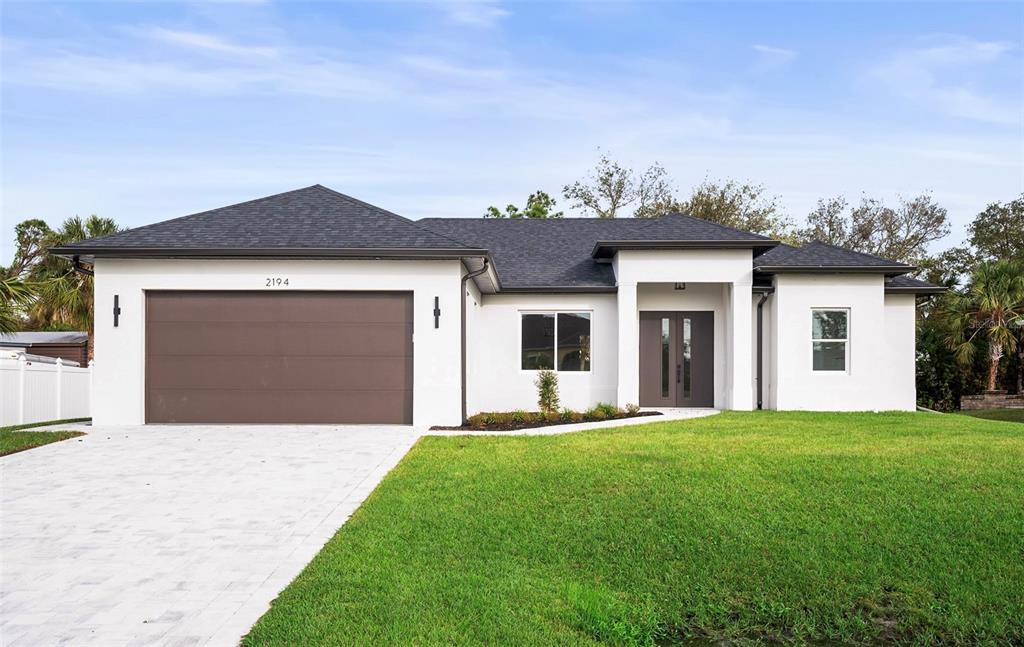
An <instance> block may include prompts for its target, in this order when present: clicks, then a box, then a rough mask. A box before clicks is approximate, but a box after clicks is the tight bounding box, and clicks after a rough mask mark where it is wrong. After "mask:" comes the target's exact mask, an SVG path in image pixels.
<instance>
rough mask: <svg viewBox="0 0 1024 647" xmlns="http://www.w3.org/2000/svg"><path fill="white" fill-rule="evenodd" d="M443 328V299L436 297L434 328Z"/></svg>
mask: <svg viewBox="0 0 1024 647" xmlns="http://www.w3.org/2000/svg"><path fill="white" fill-rule="evenodd" d="M440 327H441V298H440V297H434V328H440Z"/></svg>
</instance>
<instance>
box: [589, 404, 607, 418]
mask: <svg viewBox="0 0 1024 647" xmlns="http://www.w3.org/2000/svg"><path fill="white" fill-rule="evenodd" d="M607 417H608V414H607V413H605V411H604V409H602V408H601V405H596V406H593V407H590V408H589V409H587V413H586V418H587V420H604V419H605V418H607Z"/></svg>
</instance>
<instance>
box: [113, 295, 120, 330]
mask: <svg viewBox="0 0 1024 647" xmlns="http://www.w3.org/2000/svg"><path fill="white" fill-rule="evenodd" d="M120 301H121V297H119V296H118V295H116V294H115V295H114V328H117V321H118V319H119V318H120V317H121V306H120V305H118V304H119V303H120Z"/></svg>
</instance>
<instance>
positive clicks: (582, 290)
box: [499, 285, 618, 294]
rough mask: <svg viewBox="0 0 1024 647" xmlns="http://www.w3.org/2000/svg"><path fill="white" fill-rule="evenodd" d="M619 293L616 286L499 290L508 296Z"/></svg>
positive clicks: (544, 286) (545, 286)
mask: <svg viewBox="0 0 1024 647" xmlns="http://www.w3.org/2000/svg"><path fill="white" fill-rule="evenodd" d="M617 291H618V288H617V287H616V286H614V285H542V286H517V287H507V286H503V287H501V289H500V290H499V292H501V293H508V294H531V293H533V294H615V293H616V292H617Z"/></svg>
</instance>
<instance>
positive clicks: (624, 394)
mask: <svg viewBox="0 0 1024 647" xmlns="http://www.w3.org/2000/svg"><path fill="white" fill-rule="evenodd" d="M617 302H618V315H619V344H618V349H619V375H618V391H617V400H618V402H617V404H618V405H619V406H620V407H624V406H626V405H627V404H639V403H640V323H639V321H640V319H639V314H638V313H637V309H636V283H630V284H623V283H620V284H619V286H618V298H617Z"/></svg>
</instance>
